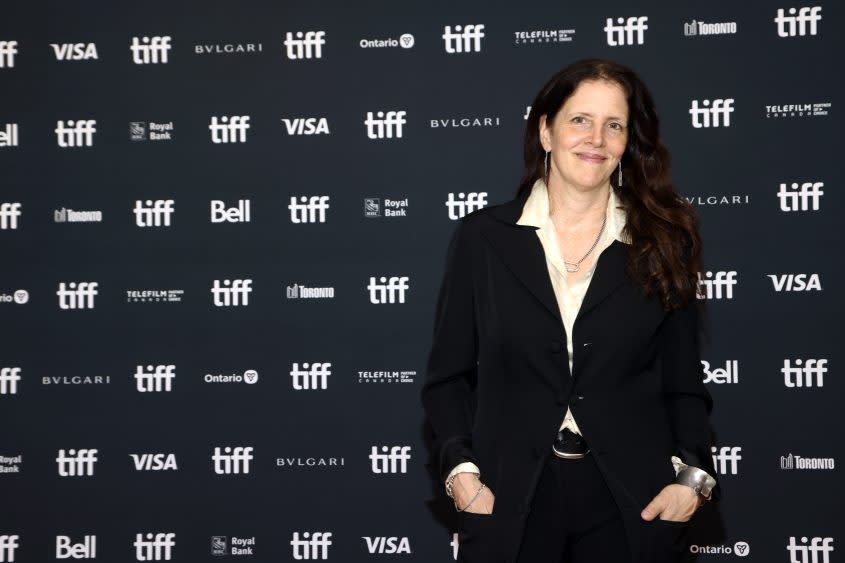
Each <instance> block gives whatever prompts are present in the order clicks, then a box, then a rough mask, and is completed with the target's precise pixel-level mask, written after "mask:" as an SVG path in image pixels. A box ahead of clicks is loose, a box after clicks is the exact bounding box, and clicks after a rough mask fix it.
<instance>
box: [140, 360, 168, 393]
mask: <svg viewBox="0 0 845 563" xmlns="http://www.w3.org/2000/svg"><path fill="white" fill-rule="evenodd" d="M175 369H176V366H174V365H159V366H146V369H144V366H137V368H136V371H135V381H136V389H137V390H138V392H139V393H160V392H163V391H164V392H167V391H172V390H173V380H174V379H175V378H176V374H175V373H174V370H175Z"/></svg>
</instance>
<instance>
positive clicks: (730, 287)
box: [695, 271, 737, 300]
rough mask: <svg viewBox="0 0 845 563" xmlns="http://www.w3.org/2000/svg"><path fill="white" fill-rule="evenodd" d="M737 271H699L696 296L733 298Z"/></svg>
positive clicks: (710, 298) (699, 297)
mask: <svg viewBox="0 0 845 563" xmlns="http://www.w3.org/2000/svg"><path fill="white" fill-rule="evenodd" d="M736 283H737V281H736V272H735V271H729V272H724V271H722V272H710V271H707V272H704V275H703V276H702V275H701V272H698V287H697V288H696V293H695V296H696V297H697V298H698V299H708V300H712V299H733V297H734V286H735V285H736Z"/></svg>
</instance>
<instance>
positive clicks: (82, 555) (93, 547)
mask: <svg viewBox="0 0 845 563" xmlns="http://www.w3.org/2000/svg"><path fill="white" fill-rule="evenodd" d="M96 557H97V536H94V535H90V536H85V537H84V538H82V543H77V544H74V543H71V540H70V536H56V559H70V558H73V559H96ZM0 561H2V559H0Z"/></svg>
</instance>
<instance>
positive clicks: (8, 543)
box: [0, 43, 20, 563]
mask: <svg viewBox="0 0 845 563" xmlns="http://www.w3.org/2000/svg"><path fill="white" fill-rule="evenodd" d="M0 47H2V43H0ZM0 61H2V59H0ZM0 67H2V64H0ZM19 540H20V536H19V535H17V534H11V535H0V562H2V563H5V562H6V561H14V560H15V551H17V549H18V548H19V547H20V544H19V543H18V541H19Z"/></svg>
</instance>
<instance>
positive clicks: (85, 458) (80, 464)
mask: <svg viewBox="0 0 845 563" xmlns="http://www.w3.org/2000/svg"><path fill="white" fill-rule="evenodd" d="M95 463H97V450H96V449H93V450H85V449H83V450H79V451H77V450H73V449H71V450H68V451H67V455H65V451H64V450H59V453H58V457H56V465H57V466H58V470H59V476H60V477H84V476H88V477H91V476H93V475H94V464H95Z"/></svg>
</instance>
